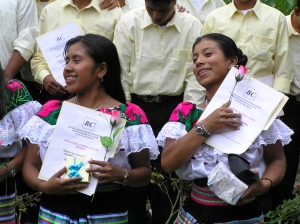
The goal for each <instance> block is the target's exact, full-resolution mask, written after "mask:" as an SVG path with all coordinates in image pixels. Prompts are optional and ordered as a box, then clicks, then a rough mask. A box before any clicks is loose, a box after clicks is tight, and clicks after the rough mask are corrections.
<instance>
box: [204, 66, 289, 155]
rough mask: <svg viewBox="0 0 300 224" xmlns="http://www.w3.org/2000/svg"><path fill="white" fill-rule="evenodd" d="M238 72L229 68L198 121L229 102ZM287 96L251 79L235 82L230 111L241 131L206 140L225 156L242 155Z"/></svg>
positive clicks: (223, 133) (214, 136)
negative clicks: (239, 118)
mask: <svg viewBox="0 0 300 224" xmlns="http://www.w3.org/2000/svg"><path fill="white" fill-rule="evenodd" d="M236 74H237V69H236V68H232V69H231V70H230V71H229V73H228V75H227V76H226V78H225V80H224V81H223V83H222V84H221V86H220V87H219V89H218V91H217V92H216V94H215V95H214V97H213V99H212V100H211V101H210V103H209V104H208V106H207V107H206V109H205V111H204V113H203V114H202V116H201V120H202V119H204V118H205V117H207V116H208V115H209V114H211V113H212V112H213V111H214V110H215V109H217V108H219V107H221V106H222V105H223V104H224V103H226V102H227V101H228V100H229V97H230V95H231V92H232V90H233V87H234V85H235V75H236ZM287 99H288V98H287V97H286V96H285V95H284V94H282V93H280V92H278V91H277V90H275V89H272V88H271V87H269V86H267V85H265V84H263V83H262V82H260V81H257V80H255V79H253V78H251V79H245V80H242V81H240V82H238V83H237V85H236V88H235V90H234V92H233V97H232V99H231V105H230V108H231V109H232V110H233V111H234V113H240V114H241V115H242V118H241V120H242V125H241V127H240V130H235V131H225V132H222V133H216V134H212V135H211V136H210V137H208V138H207V139H206V141H205V143H207V144H208V145H211V146H213V147H215V148H217V149H219V150H221V151H222V152H225V153H235V154H241V153H243V152H245V151H246V150H247V149H248V148H249V147H250V145H251V144H252V143H253V141H254V140H255V139H256V137H257V136H258V135H259V134H260V132H261V131H262V130H263V129H266V128H268V127H269V126H270V125H271V124H272V122H273V121H274V120H275V118H276V116H277V115H278V113H279V111H280V110H281V109H282V107H283V106H284V104H285V103H286V101H287Z"/></svg>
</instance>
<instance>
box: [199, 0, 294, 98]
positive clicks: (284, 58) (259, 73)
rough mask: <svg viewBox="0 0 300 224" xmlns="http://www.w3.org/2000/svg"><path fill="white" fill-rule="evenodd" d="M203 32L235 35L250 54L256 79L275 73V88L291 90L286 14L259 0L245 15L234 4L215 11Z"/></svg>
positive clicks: (208, 17)
mask: <svg viewBox="0 0 300 224" xmlns="http://www.w3.org/2000/svg"><path fill="white" fill-rule="evenodd" d="M203 33H205V34H207V33H222V34H224V35H227V36H229V37H231V38H232V39H233V40H234V41H235V42H236V44H237V46H238V47H239V48H240V49H241V50H242V51H243V53H244V54H246V55H247V56H248V63H247V67H248V68H249V69H250V71H251V73H252V74H253V76H254V77H255V78H260V77H266V76H269V75H272V74H273V75H274V83H273V88H274V89H277V90H278V91H281V92H283V93H287V94H288V93H290V86H291V82H292V80H293V67H292V61H291V56H290V53H289V38H288V33H287V25H286V19H285V16H284V15H283V14H282V13H281V12H279V11H278V10H276V9H274V8H272V7H270V6H267V5H265V4H262V3H261V2H260V1H259V0H257V1H256V4H255V6H254V8H253V10H250V11H248V12H247V13H246V15H244V14H243V13H242V12H240V11H239V10H237V9H236V7H235V5H234V3H230V4H228V5H226V6H224V7H221V8H218V9H216V10H214V11H213V12H211V13H210V14H209V15H208V16H207V18H206V21H205V24H204V26H203Z"/></svg>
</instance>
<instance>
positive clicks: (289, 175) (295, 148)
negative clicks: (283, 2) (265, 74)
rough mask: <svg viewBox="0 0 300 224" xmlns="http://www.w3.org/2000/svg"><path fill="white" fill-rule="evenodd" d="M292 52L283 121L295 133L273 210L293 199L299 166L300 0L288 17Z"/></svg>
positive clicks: (273, 195)
mask: <svg viewBox="0 0 300 224" xmlns="http://www.w3.org/2000/svg"><path fill="white" fill-rule="evenodd" d="M286 20H287V26H288V36H289V42H290V52H291V55H292V63H293V68H294V79H293V82H292V84H291V91H290V95H288V97H289V100H288V102H287V103H286V105H285V106H284V108H283V111H284V116H282V117H281V118H282V121H283V122H284V123H286V124H287V125H288V126H289V127H290V128H291V129H292V130H293V131H294V134H293V135H292V141H291V142H290V143H289V144H288V145H286V146H284V153H285V157H286V161H287V167H286V171H285V175H284V177H283V180H282V181H281V182H280V184H278V185H277V186H276V187H274V188H273V189H272V191H271V192H272V210H274V209H275V208H276V207H277V206H278V205H280V204H282V203H283V200H284V199H286V200H288V199H293V198H294V197H295V195H293V193H292V192H293V190H294V184H295V180H296V175H297V170H298V165H299V148H300V117H299V114H300V58H299V52H300V0H297V6H296V8H295V9H294V10H293V11H292V12H291V14H290V15H288V16H286Z"/></svg>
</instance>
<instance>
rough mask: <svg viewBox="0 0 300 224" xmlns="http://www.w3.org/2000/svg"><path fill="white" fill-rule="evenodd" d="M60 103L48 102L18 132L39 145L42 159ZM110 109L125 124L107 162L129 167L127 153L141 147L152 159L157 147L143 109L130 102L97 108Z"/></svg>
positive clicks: (157, 153)
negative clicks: (119, 115) (117, 114)
mask: <svg viewBox="0 0 300 224" xmlns="http://www.w3.org/2000/svg"><path fill="white" fill-rule="evenodd" d="M61 106H62V102H60V101H58V100H51V101H48V102H47V103H46V104H44V105H43V107H42V109H41V110H40V111H39V112H38V113H37V114H36V116H33V117H32V119H31V120H30V121H29V122H28V123H27V124H26V125H25V126H24V128H23V129H22V130H21V131H20V132H19V134H20V136H22V138H26V139H28V140H29V141H30V142H31V143H32V144H37V145H38V146H39V147H40V157H41V160H42V161H43V159H44V157H45V154H46V151H47V148H48V145H49V142H50V140H51V136H52V133H53V131H54V128H55V125H56V122H57V118H58V115H59V113H60V110H61ZM113 110H118V111H120V112H121V117H122V118H124V119H126V125H125V129H124V131H123V134H122V136H121V140H120V144H119V148H117V150H116V154H115V156H114V158H110V159H109V161H110V162H112V163H114V164H116V165H118V166H120V167H124V168H130V164H129V162H128V158H127V157H128V155H130V154H131V153H135V152H140V151H142V150H143V149H149V153H150V159H156V158H157V156H158V155H159V150H158V146H157V143H156V140H155V137H154V134H153V131H152V128H151V126H150V125H149V124H148V120H147V118H146V115H145V113H144V111H143V110H142V109H141V108H140V107H138V106H137V105H135V104H132V103H128V104H121V105H120V106H118V107H115V108H111V109H106V108H101V109H100V110H99V111H100V112H103V113H107V114H111V113H112V111H113ZM120 147H121V148H120Z"/></svg>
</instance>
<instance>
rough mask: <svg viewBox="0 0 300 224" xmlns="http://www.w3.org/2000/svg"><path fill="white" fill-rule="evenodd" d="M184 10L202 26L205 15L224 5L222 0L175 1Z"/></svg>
mask: <svg viewBox="0 0 300 224" xmlns="http://www.w3.org/2000/svg"><path fill="white" fill-rule="evenodd" d="M177 3H178V4H179V5H182V6H183V7H185V8H186V10H187V11H188V12H189V13H190V14H191V15H193V16H195V17H196V18H197V19H199V21H200V22H201V23H202V24H204V22H205V19H206V17H207V15H208V14H209V13H210V12H212V11H213V10H215V9H217V8H219V7H222V6H224V5H225V3H224V1H223V0H177Z"/></svg>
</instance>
